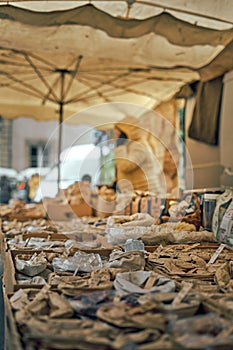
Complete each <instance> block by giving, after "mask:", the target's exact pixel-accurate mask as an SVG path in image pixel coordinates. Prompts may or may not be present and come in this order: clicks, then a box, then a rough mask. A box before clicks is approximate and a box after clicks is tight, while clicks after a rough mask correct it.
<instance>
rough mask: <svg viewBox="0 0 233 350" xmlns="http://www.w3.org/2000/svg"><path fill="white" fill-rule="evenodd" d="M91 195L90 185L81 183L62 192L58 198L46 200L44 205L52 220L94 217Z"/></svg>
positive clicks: (85, 182)
mask: <svg viewBox="0 0 233 350" xmlns="http://www.w3.org/2000/svg"><path fill="white" fill-rule="evenodd" d="M91 194H92V192H91V187H90V183H89V182H87V181H80V182H75V183H74V184H72V185H71V186H69V187H68V188H67V189H65V190H60V191H59V192H58V194H57V197H56V198H44V200H43V203H44V206H45V208H46V211H47V214H48V216H49V217H50V219H52V220H54V221H65V220H70V219H73V218H77V217H82V216H91V215H92V203H91Z"/></svg>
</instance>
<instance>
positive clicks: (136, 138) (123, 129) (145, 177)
mask: <svg viewBox="0 0 233 350" xmlns="http://www.w3.org/2000/svg"><path fill="white" fill-rule="evenodd" d="M122 133H124V134H122ZM121 135H125V136H126V137H127V138H126V139H125V138H123V140H119V141H118V142H116V145H117V147H116V149H115V151H114V153H115V164H116V180H117V186H118V188H119V190H120V192H132V191H137V190H140V191H144V192H145V191H150V192H153V193H156V194H159V193H162V192H163V185H162V183H161V177H160V175H159V174H160V173H161V168H160V165H159V162H158V161H157V160H156V158H155V156H154V155H153V152H152V150H151V148H150V145H149V143H148V141H147V139H148V132H147V131H146V130H144V129H143V128H142V127H140V126H139V124H138V120H137V119H136V118H134V117H131V116H129V117H126V118H124V119H122V120H121V121H120V122H118V123H116V124H115V135H114V136H115V138H116V139H119V138H120V137H121Z"/></svg>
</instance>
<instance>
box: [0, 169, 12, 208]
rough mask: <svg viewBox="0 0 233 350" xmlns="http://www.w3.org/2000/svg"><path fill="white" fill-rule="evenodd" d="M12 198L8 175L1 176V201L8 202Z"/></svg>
mask: <svg viewBox="0 0 233 350" xmlns="http://www.w3.org/2000/svg"><path fill="white" fill-rule="evenodd" d="M10 199H11V186H10V182H9V179H8V177H7V176H5V175H3V176H1V177H0V203H3V204H8V202H9V200H10Z"/></svg>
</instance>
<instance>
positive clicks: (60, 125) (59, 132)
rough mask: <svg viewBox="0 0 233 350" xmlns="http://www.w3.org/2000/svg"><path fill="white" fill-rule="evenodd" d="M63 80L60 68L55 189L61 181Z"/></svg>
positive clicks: (58, 188) (63, 76) (62, 71)
mask: <svg viewBox="0 0 233 350" xmlns="http://www.w3.org/2000/svg"><path fill="white" fill-rule="evenodd" d="M64 81H65V71H64V70H61V99H60V101H59V124H58V159H57V166H58V176H57V191H58V192H59V190H60V182H61V160H60V154H61V150H62V123H63V103H64Z"/></svg>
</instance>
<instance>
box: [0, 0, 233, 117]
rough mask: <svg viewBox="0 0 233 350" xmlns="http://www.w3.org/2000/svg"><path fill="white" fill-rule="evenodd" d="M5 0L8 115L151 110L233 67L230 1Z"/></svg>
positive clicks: (0, 97) (3, 98)
mask: <svg viewBox="0 0 233 350" xmlns="http://www.w3.org/2000/svg"><path fill="white" fill-rule="evenodd" d="M0 3H2V5H1V6H0V74H1V83H0V103H1V113H2V115H3V116H5V117H9V118H14V117H17V116H22V115H23V116H29V117H34V118H36V119H39V120H51V119H58V116H59V113H58V111H59V109H60V116H61V113H62V118H63V117H64V119H65V118H67V117H68V116H70V115H71V114H73V113H75V112H79V111H81V110H83V109H84V108H87V107H89V106H93V105H98V104H100V103H106V102H119V101H120V102H127V103H132V104H138V105H142V106H146V107H149V108H151V107H155V106H157V105H159V104H160V103H161V102H162V101H166V100H169V99H170V98H171V97H173V96H174V95H175V94H176V93H178V92H179V91H180V89H181V88H182V87H183V86H184V85H186V84H187V83H190V82H193V81H196V80H199V79H202V80H209V79H212V78H214V77H216V76H219V75H221V74H223V73H224V72H226V71H228V70H230V69H232V68H233V62H232V53H233V43H232V40H233V30H232V23H231V15H230V14H231V13H233V3H232V1H227V0H225V1H223V0H216V1H215V2H214V6H213V1H211V0H206V1H190V4H189V9H188V10H187V8H186V5H185V3H186V2H185V1H183V0H179V1H178V0H176V1H141V0H135V1H89V2H88V4H87V1H71V2H62V3H61V2H56V1H40V2H38V1H37V2H34V1H30V2H28V1H23V2H15V1H8V5H4V3H3V2H1V1H0ZM9 4H13V5H9ZM216 14H218V16H216ZM217 17H218V18H217ZM9 106H10V108H9ZM93 119H94V118H90V120H89V121H88V122H89V124H91V123H94V124H95V122H96V121H94V120H93ZM113 119H114V117H113V115H109V116H108V118H107V119H106V116H103V118H99V120H98V122H99V123H103V122H104V123H105V122H106V121H107V120H108V121H110V122H112V121H113ZM72 120H73V122H74V119H72ZM84 121H85V122H87V120H86V115H84V116H83V117H82V115H79V116H78V118H77V120H76V122H77V123H83V122H84Z"/></svg>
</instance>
